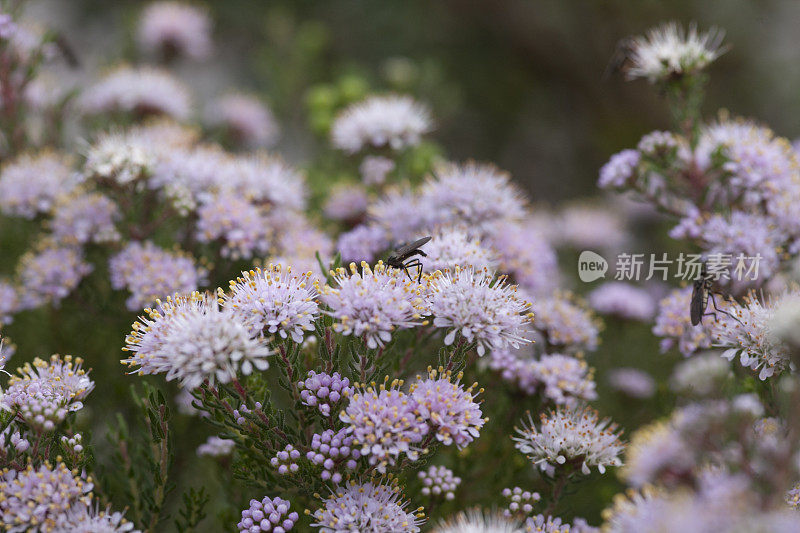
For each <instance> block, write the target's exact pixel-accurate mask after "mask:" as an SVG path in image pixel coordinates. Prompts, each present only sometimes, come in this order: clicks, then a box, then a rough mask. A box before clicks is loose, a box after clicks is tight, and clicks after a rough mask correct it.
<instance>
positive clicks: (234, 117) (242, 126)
mask: <svg viewBox="0 0 800 533" xmlns="http://www.w3.org/2000/svg"><path fill="white" fill-rule="evenodd" d="M206 120H207V121H208V123H209V124H210V125H211V126H212V127H215V128H220V129H223V130H224V131H225V132H227V133H228V134H229V135H230V136H231V137H232V138H233V140H234V141H235V142H237V143H240V144H243V145H245V146H249V147H254V148H257V147H269V146H272V145H274V144H275V142H276V141H277V139H278V133H279V128H278V123H277V122H276V121H275V117H274V116H273V115H272V111H270V110H269V108H268V107H267V106H266V105H264V104H263V103H262V102H261V101H260V100H259V99H258V98H257V97H255V96H251V95H248V94H241V93H231V94H226V95H224V96H220V97H219V98H217V99H216V100H214V101H212V102H211V103H210V104H209V105H208V108H207V109H206Z"/></svg>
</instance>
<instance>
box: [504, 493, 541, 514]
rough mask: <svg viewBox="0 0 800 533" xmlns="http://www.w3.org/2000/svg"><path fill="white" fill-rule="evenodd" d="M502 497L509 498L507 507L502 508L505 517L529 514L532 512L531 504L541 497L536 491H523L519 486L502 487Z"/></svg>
mask: <svg viewBox="0 0 800 533" xmlns="http://www.w3.org/2000/svg"><path fill="white" fill-rule="evenodd" d="M503 497H504V498H508V499H509V500H511V501H510V502H509V504H508V509H504V510H503V516H505V517H507V518H511V517H513V516H527V515H529V514H531V513H532V512H533V504H535V503H537V502H538V501H540V500H541V499H542V496H541V495H540V494H539V493H538V492H530V491H527V490H525V491H523V490H522V489H521V488H519V487H514V488H513V489H509V488H505V489H503ZM520 504H522V505H520Z"/></svg>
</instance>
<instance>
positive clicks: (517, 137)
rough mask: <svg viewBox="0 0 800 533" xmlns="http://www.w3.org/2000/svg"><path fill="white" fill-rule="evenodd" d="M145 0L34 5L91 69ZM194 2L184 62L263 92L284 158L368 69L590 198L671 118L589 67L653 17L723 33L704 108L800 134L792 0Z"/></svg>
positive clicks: (553, 195)
mask: <svg viewBox="0 0 800 533" xmlns="http://www.w3.org/2000/svg"><path fill="white" fill-rule="evenodd" d="M143 4H144V3H143V2H140V1H129V0H128V1H126V0H118V1H115V2H106V1H103V0H70V1H68V2H66V1H55V2H49V3H47V4H45V5H47V6H48V7H47V8H46V9H43V10H42V11H43V15H44V16H45V18H47V19H50V20H52V22H53V23H54V24H55V25H57V26H61V27H64V28H65V30H66V31H68V35H69V38H70V39H72V40H74V42H75V45H76V47H77V48H78V49H79V50H82V51H85V54H84V55H88V56H89V66H102V64H101V65H92V62H96V61H99V62H100V63H102V62H103V61H111V60H112V59H113V58H114V57H115V56H116V57H118V55H119V54H115V52H117V51H118V52H119V53H120V54H123V55H124V53H125V51H126V50H125V49H126V47H127V48H130V47H132V43H131V40H130V27H131V25H132V23H133V22H134V21H135V18H136V16H137V14H138V12H139V10H140V9H141V7H142V5H143ZM205 4H206V5H208V6H209V8H210V10H211V12H212V15H213V18H214V19H215V21H216V28H215V37H216V43H217V51H216V55H215V56H214V58H212V59H211V60H210V61H209V62H207V63H205V64H201V65H191V66H187V67H186V68H185V72H184V74H185V75H186V76H187V77H188V78H189V79H192V80H193V88H194V89H195V90H196V91H197V92H198V93H199V94H200V95H201V97H209V96H212V95H213V94H214V93H215V92H219V91H220V90H223V89H226V88H228V87H230V86H238V87H246V88H250V89H254V90H256V91H258V92H261V93H263V94H264V95H265V96H266V97H267V99H268V100H269V101H270V102H271V103H272V105H273V107H274V109H275V110H276V112H277V114H278V116H279V118H280V119H281V122H282V123H283V125H284V129H285V135H284V138H283V141H284V142H283V144H284V146H283V147H282V148H284V151H285V152H289V153H291V154H294V155H295V156H296V157H297V158H302V157H303V156H305V155H307V154H308V153H310V152H313V150H314V139H309V138H308V134H307V132H308V128H307V127H306V126H307V122H306V120H305V112H306V109H307V108H306V106H305V105H304V103H305V102H304V100H305V99H306V98H307V97H308V91H309V89H310V88H311V87H313V86H315V85H317V84H320V83H337V82H338V83H344V84H345V86H347V83H348V82H349V83H350V84H351V85H350V87H349V88H350V89H351V90H357V87H353V86H352V84H356V85H357V84H360V83H363V82H366V83H367V84H368V86H369V87H370V88H372V89H391V90H398V91H409V92H411V93H413V94H415V95H416V96H418V97H419V98H421V99H422V100H424V101H426V102H427V103H429V104H430V105H431V106H432V108H433V112H434V116H435V117H436V118H437V122H438V127H437V131H436V133H435V138H436V140H437V141H439V142H440V143H441V144H442V145H443V146H444V147H445V151H446V153H447V154H449V155H450V156H452V157H453V158H456V159H465V158H474V159H479V160H489V161H493V162H495V163H496V164H498V165H499V166H500V167H502V168H505V169H507V170H509V171H511V172H512V174H513V175H514V176H515V178H516V179H517V180H518V181H519V182H521V183H523V184H524V186H525V187H526V188H527V189H528V190H529V191H530V194H531V196H532V198H533V199H534V200H536V201H542V200H561V199H564V198H572V197H575V196H588V195H593V194H594V193H595V188H594V180H595V177H596V175H597V169H598V168H599V166H600V165H602V163H603V162H605V160H606V159H607V158H608V156H609V155H610V154H611V153H613V152H615V151H617V150H619V149H621V148H623V147H627V146H629V145H631V144H632V143H634V142H635V141H636V140H638V138H639V137H640V136H641V135H642V134H643V133H644V132H647V131H650V130H652V129H657V128H667V127H668V126H669V117H668V114H667V112H666V109H665V108H664V105H663V102H661V101H660V98H659V96H658V95H657V94H654V91H652V90H651V89H650V88H649V87H647V84H646V83H645V82H643V81H638V82H635V83H626V82H625V81H624V80H623V79H622V78H621V76H612V77H610V78H609V79H606V80H604V79H603V73H604V71H605V68H606V65H607V63H608V60H609V58H610V57H611V54H612V53H613V51H614V47H615V44H616V43H617V41H618V40H619V39H620V38H622V37H625V36H628V35H632V34H639V33H641V32H643V31H644V30H646V29H647V28H649V27H651V26H653V25H656V24H657V23H659V22H661V21H665V20H677V21H679V22H682V23H684V24H688V23H689V22H691V21H697V23H698V25H699V26H700V28H701V29H703V28H707V27H708V26H711V25H716V26H719V27H722V28H724V29H725V30H726V31H727V36H726V42H727V43H728V44H729V45H730V46H731V49H730V51H729V52H728V53H727V54H725V55H724V56H723V57H722V58H721V59H720V60H719V61H718V62H716V63H715V64H714V66H713V67H712V70H711V75H712V82H711V84H710V87H709V98H708V100H707V102H708V103H707V105H706V109H705V112H706V115H707V116H710V117H713V116H715V115H716V111H717V109H718V108H727V109H730V110H731V111H732V112H733V113H735V114H738V115H742V116H746V117H752V118H756V119H758V120H761V121H764V122H766V123H767V124H770V125H771V126H772V127H773V128H774V129H775V130H776V131H777V132H778V133H779V134H781V135H783V136H786V137H789V138H794V137H796V136H800V120H798V111H799V110H800V91H798V90H797V87H798V83H797V82H798V81H800V80H798V78H799V77H800V68H798V65H800V46H798V44H797V36H796V35H797V34H796V29H797V27H798V26H800V2H796V1H794V0H783V1H780V0H760V1H759V0H751V1H746V0H722V1H717V2H706V1H688V0H670V1H668V2H664V1H657V0H637V1H629V0H594V1H592V0H572V1H566V2H565V1H563V0H483V1H481V0H472V1H468V0H440V1H435V2H431V1H421V0H410V1H409V0H373V1H367V0H270V1H268V2H259V1H255V0H219V1H208V2H205ZM70 29H72V30H73V31H70ZM76 29H77V30H78V31H74V30H76ZM109 29H111V30H112V31H111V32H110V31H109ZM120 36H127V37H128V40H127V41H125V40H120V39H119V37H120ZM126 43H127V44H126ZM101 50H102V53H101V52H100V51H101ZM324 96H325V95H323V98H324Z"/></svg>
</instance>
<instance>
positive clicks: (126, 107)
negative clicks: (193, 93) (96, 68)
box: [78, 66, 192, 120]
mask: <svg viewBox="0 0 800 533" xmlns="http://www.w3.org/2000/svg"><path fill="white" fill-rule="evenodd" d="M78 105H79V107H80V109H81V111H82V112H83V113H86V114H89V115H97V114H101V113H130V114H133V115H136V116H148V115H166V116H170V117H173V118H175V119H178V120H186V119H188V118H189V115H190V113H191V110H192V107H191V97H190V96H189V91H188V89H187V88H186V87H185V86H184V85H183V84H182V83H181V82H179V81H178V80H177V79H176V78H174V77H173V76H172V75H171V74H169V73H168V72H167V71H164V70H160V69H156V68H152V67H140V68H134V67H129V66H122V67H118V68H116V69H115V70H112V71H111V72H109V73H108V74H106V75H105V76H104V77H103V78H102V79H100V80H99V81H97V82H96V83H95V84H94V85H93V86H91V87H88V88H87V89H86V90H85V91H84V92H83V94H82V95H81V96H80V98H79V100H78Z"/></svg>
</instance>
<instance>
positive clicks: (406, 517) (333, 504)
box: [311, 481, 424, 533]
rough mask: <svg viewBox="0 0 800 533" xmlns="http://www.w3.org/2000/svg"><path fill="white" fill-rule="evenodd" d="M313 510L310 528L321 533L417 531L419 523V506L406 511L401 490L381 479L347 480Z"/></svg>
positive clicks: (401, 532)
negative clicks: (312, 521)
mask: <svg viewBox="0 0 800 533" xmlns="http://www.w3.org/2000/svg"><path fill="white" fill-rule="evenodd" d="M322 504H323V507H322V508H320V509H317V510H316V511H314V513H313V517H314V520H316V522H314V523H313V524H311V526H312V527H318V528H320V531H321V532H322V533H338V532H342V533H344V532H350V531H391V532H393V533H417V532H418V531H419V530H420V529H419V526H420V525H421V524H422V522H423V521H424V520H423V516H424V515H423V514H422V508H420V509H418V510H416V511H414V512H406V508H407V507H408V502H407V501H403V497H402V494H401V493H400V489H398V488H396V487H394V486H390V485H388V484H384V483H382V482H377V483H376V482H373V481H367V482H364V483H356V482H355V481H350V482H348V483H347V484H345V485H344V486H341V487H337V488H336V489H335V491H334V492H333V493H332V494H331V495H330V496H328V498H327V499H325V500H323V502H322Z"/></svg>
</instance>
